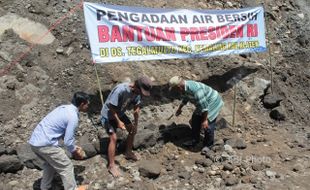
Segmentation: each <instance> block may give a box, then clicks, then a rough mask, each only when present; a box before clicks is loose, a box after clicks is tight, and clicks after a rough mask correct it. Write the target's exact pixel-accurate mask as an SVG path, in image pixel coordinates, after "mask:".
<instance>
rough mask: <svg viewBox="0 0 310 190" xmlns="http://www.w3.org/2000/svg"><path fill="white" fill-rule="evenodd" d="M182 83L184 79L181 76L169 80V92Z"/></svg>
mask: <svg viewBox="0 0 310 190" xmlns="http://www.w3.org/2000/svg"><path fill="white" fill-rule="evenodd" d="M181 82H182V78H181V77H180V76H174V77H172V78H171V79H170V80H169V90H171V89H172V88H173V87H176V86H178V85H179V84H180V83H181Z"/></svg>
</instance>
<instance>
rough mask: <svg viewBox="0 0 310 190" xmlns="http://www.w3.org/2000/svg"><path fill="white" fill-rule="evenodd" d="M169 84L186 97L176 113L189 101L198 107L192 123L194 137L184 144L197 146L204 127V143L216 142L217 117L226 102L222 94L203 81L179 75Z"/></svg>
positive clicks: (208, 145) (178, 113)
mask: <svg viewBox="0 0 310 190" xmlns="http://www.w3.org/2000/svg"><path fill="white" fill-rule="evenodd" d="M169 86H170V89H171V88H175V89H177V90H178V91H179V92H180V93H181V94H182V95H184V98H183V100H182V103H181V104H180V106H179V107H178V109H177V111H176V113H175V115H176V116H178V115H180V114H181V113H182V108H183V106H184V105H186V103H187V102H188V101H189V102H191V103H193V104H194V105H195V107H196V109H195V111H194V113H193V114H192V118H191V120H190V124H191V127H192V139H191V140H190V141H189V142H185V143H183V145H184V146H195V145H197V144H198V143H199V141H200V130H201V128H203V129H204V132H205V136H204V141H203V144H204V146H206V147H210V146H212V145H213V143H214V130H215V127H216V118H217V116H218V114H219V112H220V110H221V108H222V107H223V105H224V103H223V101H222V98H221V96H220V94H219V93H218V92H217V91H216V90H214V89H212V88H211V87H209V86H208V85H206V84H203V83H201V82H196V81H192V80H183V79H182V78H181V77H179V76H174V77H172V78H171V79H170V80H169Z"/></svg>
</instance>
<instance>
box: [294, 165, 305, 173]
mask: <svg viewBox="0 0 310 190" xmlns="http://www.w3.org/2000/svg"><path fill="white" fill-rule="evenodd" d="M303 169H304V166H303V165H302V164H299V163H298V164H295V165H294V166H293V168H292V170H293V171H294V172H298V171H302V170H303Z"/></svg>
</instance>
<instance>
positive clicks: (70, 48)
mask: <svg viewBox="0 0 310 190" xmlns="http://www.w3.org/2000/svg"><path fill="white" fill-rule="evenodd" d="M56 51H57V50H56ZM73 51H74V48H73V47H71V46H70V47H69V48H68V49H67V51H66V55H67V56H70V55H71V54H72V53H73Z"/></svg>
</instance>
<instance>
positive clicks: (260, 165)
mask: <svg viewBox="0 0 310 190" xmlns="http://www.w3.org/2000/svg"><path fill="white" fill-rule="evenodd" d="M265 168H266V165H265V164H263V163H256V164H253V165H252V169H253V170H254V171H261V170H263V169H265Z"/></svg>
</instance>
